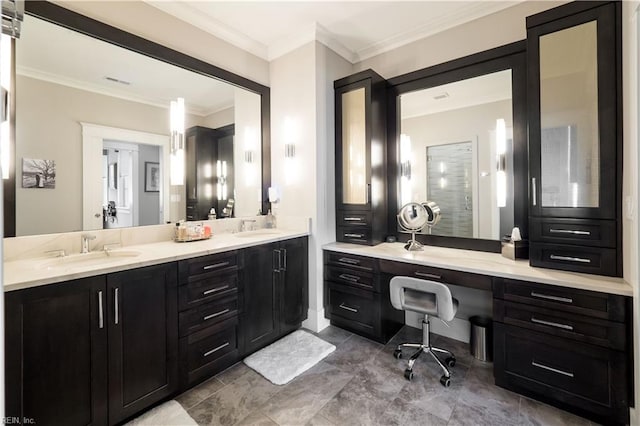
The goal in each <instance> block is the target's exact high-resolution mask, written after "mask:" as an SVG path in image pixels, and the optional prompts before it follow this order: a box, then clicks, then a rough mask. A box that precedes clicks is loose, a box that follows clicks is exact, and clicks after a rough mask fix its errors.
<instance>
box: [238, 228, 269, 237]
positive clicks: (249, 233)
mask: <svg viewBox="0 0 640 426" xmlns="http://www.w3.org/2000/svg"><path fill="white" fill-rule="evenodd" d="M279 234H281V232H279V231H278V230H276V229H256V230H255V231H244V232H238V233H237V234H233V235H235V236H236V237H238V238H253V237H262V236H269V235H279Z"/></svg>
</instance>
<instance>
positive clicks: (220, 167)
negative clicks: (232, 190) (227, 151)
mask: <svg viewBox="0 0 640 426" xmlns="http://www.w3.org/2000/svg"><path fill="white" fill-rule="evenodd" d="M216 176H217V178H218V184H217V189H218V191H217V192H218V200H226V199H227V162H226V161H220V160H218V161H217V162H216Z"/></svg>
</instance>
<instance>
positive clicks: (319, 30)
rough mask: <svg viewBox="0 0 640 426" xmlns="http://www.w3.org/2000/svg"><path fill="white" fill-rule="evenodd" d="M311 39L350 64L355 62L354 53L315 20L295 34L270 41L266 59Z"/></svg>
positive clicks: (284, 53)
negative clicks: (273, 41)
mask: <svg viewBox="0 0 640 426" xmlns="http://www.w3.org/2000/svg"><path fill="white" fill-rule="evenodd" d="M312 41H317V42H319V43H322V44H324V45H325V46H327V47H328V48H329V49H331V50H333V51H334V52H335V53H337V54H338V55H340V56H342V57H343V58H344V59H346V60H347V61H349V62H351V63H352V64H353V63H355V54H354V53H353V52H352V51H351V50H350V49H348V48H346V47H344V45H342V43H340V42H339V41H338V40H336V39H335V38H334V37H333V35H332V34H331V32H330V31H328V30H327V29H326V28H324V27H323V26H322V25H320V24H318V23H317V22H314V23H313V24H312V25H310V26H308V27H307V28H305V29H303V30H302V31H299V32H298V33H297V34H296V35H293V36H288V37H284V38H282V39H280V40H279V41H277V42H276V43H272V44H271V45H270V46H269V55H268V60H269V61H273V60H274V59H277V58H279V57H280V56H283V55H286V54H287V53H289V52H292V51H294V50H295V49H297V48H299V47H302V46H304V45H305V44H307V43H310V42H312Z"/></svg>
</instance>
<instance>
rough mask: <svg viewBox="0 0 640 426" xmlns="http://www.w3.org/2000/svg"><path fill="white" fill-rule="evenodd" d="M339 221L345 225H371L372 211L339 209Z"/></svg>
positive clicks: (339, 223)
mask: <svg viewBox="0 0 640 426" xmlns="http://www.w3.org/2000/svg"><path fill="white" fill-rule="evenodd" d="M337 222H338V226H345V227H355V226H371V212H348V211H339V212H338V217H337Z"/></svg>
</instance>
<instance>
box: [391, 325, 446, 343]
mask: <svg viewBox="0 0 640 426" xmlns="http://www.w3.org/2000/svg"><path fill="white" fill-rule="evenodd" d="M431 336H432V338H433V337H435V334H431ZM399 343H422V329H421V328H415V327H410V326H408V325H405V326H404V327H402V328H401V329H400V331H398V332H397V333H396V335H395V336H393V337H392V338H391V340H389V343H388V344H394V345H397V344H399Z"/></svg>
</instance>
